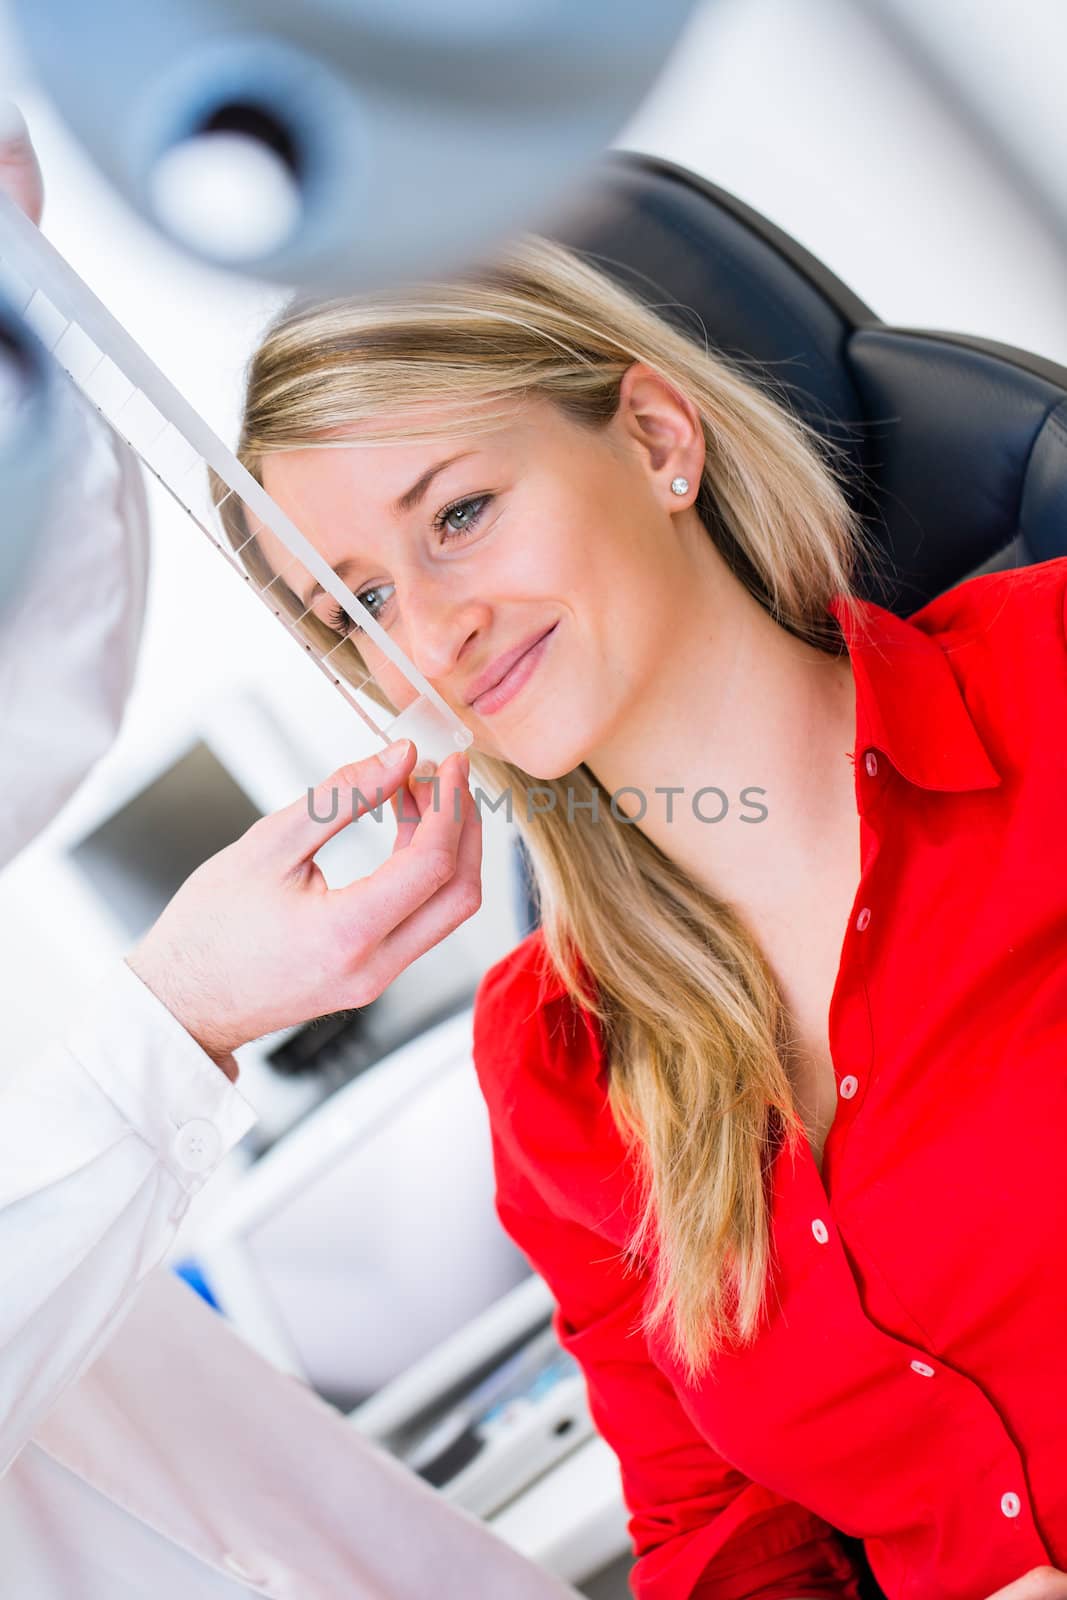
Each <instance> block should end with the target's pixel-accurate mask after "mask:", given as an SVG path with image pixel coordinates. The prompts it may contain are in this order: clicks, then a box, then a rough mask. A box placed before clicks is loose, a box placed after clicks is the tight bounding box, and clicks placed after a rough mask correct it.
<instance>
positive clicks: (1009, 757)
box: [908, 556, 1067, 775]
mask: <svg viewBox="0 0 1067 1600" xmlns="http://www.w3.org/2000/svg"><path fill="white" fill-rule="evenodd" d="M908 621H909V623H910V624H912V625H913V626H915V627H918V628H921V629H922V631H923V632H924V633H926V634H928V635H930V636H931V637H932V638H933V639H934V641H935V642H936V643H937V645H938V646H939V647H940V649H941V650H942V651H943V653H944V656H945V659H946V660H947V662H948V664H949V666H950V667H951V669H952V672H953V674H954V676H955V678H956V681H957V683H958V684H959V687H960V689H961V691H962V693H963V695H964V698H965V700H966V702H967V705H968V707H969V709H970V711H971V714H972V716H973V717H974V718H975V721H976V725H977V726H978V727H979V729H980V730H981V734H982V738H983V742H985V743H986V745H987V748H988V750H989V753H990V755H991V756H992V757H993V760H994V763H995V764H996V765H997V767H998V769H1000V770H1001V771H1004V772H1006V771H1007V770H1009V769H1012V768H1014V767H1018V769H1019V771H1020V772H1024V771H1032V772H1033V773H1034V775H1036V773H1037V769H1038V768H1040V767H1041V766H1042V764H1043V763H1047V762H1048V761H1056V760H1058V759H1059V758H1058V756H1057V754H1056V751H1055V750H1054V749H1053V747H1052V746H1053V742H1051V741H1049V738H1048V734H1049V731H1050V728H1059V727H1062V726H1063V725H1064V722H1065V721H1067V556H1056V557H1054V558H1053V559H1052V560H1049V561H1039V562H1035V563H1034V564H1033V565H1032V566H1029V567H1013V568H1010V569H1009V570H1007V571H1004V572H988V573H982V574H981V575H979V576H977V577H973V578H967V579H965V580H964V581H963V582H962V583H960V584H957V585H956V587H955V588H954V589H950V590H948V592H947V593H945V594H942V595H939V596H937V598H936V599H934V600H932V601H930V602H929V604H927V605H925V606H923V608H922V610H921V611H918V612H916V613H915V614H914V615H913V616H911V617H909V618H908Z"/></svg>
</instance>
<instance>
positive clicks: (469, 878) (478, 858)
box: [338, 791, 482, 1006]
mask: <svg viewBox="0 0 1067 1600" xmlns="http://www.w3.org/2000/svg"><path fill="white" fill-rule="evenodd" d="M462 803H463V806H464V819H463V833H462V837H461V841H460V847H459V851H458V853H457V859H456V871H455V873H454V875H453V877H452V878H451V879H450V880H449V882H448V883H447V884H445V885H444V886H443V887H442V888H440V889H438V890H437V892H436V894H434V895H432V896H431V897H430V898H429V900H427V901H426V902H425V903H424V904H423V905H421V906H420V907H418V908H417V909H416V910H415V911H414V912H412V913H411V915H410V916H408V917H405V918H404V920H403V921H402V922H401V923H399V924H398V925H397V926H396V927H395V928H394V929H393V931H392V932H391V933H387V934H386V935H385V937H384V938H383V939H382V940H381V942H380V943H379V945H378V948H377V950H376V951H375V952H374V953H373V954H372V955H371V956H370V957H369V958H368V959H366V960H364V961H363V962H361V964H360V966H359V970H358V971H357V972H356V973H354V974H353V979H352V985H351V986H350V987H352V988H353V990H354V993H355V994H356V996H357V997H358V998H357V999H353V997H352V995H351V994H349V995H344V994H343V998H342V999H341V1000H340V1001H339V1002H338V1005H339V1006H345V1005H352V1004H356V1003H358V1004H366V1003H367V1002H368V1000H370V999H375V998H377V996H378V995H380V994H382V993H383V992H384V991H385V990H386V989H387V988H388V987H389V985H390V984H391V983H392V982H393V980H394V979H395V978H397V977H399V976H400V974H401V973H402V972H406V971H407V969H408V967H410V966H411V964H412V962H414V961H417V960H418V958H419V957H420V956H421V955H425V953H426V951H427V950H431V949H432V948H433V947H434V945H436V944H440V943H441V941H442V940H443V939H447V937H448V936H449V934H451V933H454V932H455V930H456V929H457V928H458V927H460V925H461V924H462V923H464V922H466V921H467V920H468V918H470V917H472V916H473V915H474V913H475V912H476V911H477V910H478V909H479V908H480V906H481V902H482V888H481V873H482V825H481V818H480V816H479V814H478V807H477V805H476V803H475V801H474V798H473V796H472V795H471V794H470V792H469V791H468V792H467V794H466V796H465V798H464V800H463V802H462ZM342 993H343V991H342Z"/></svg>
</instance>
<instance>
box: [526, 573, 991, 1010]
mask: <svg viewBox="0 0 1067 1600" xmlns="http://www.w3.org/2000/svg"><path fill="white" fill-rule="evenodd" d="M924 609H927V608H924ZM828 610H829V612H830V614H831V615H832V616H833V618H834V619H835V621H836V622H837V625H838V627H839V628H840V629H841V633H842V635H843V637H844V640H845V644H846V646H847V648H848V653H849V659H850V660H851V662H852V671H853V675H854V677H855V680H856V747H855V754H856V756H857V757H858V756H859V755H860V754H861V753H862V752H863V751H865V750H870V749H872V748H873V749H875V750H877V751H878V752H879V754H881V755H883V756H886V757H888V759H889V760H890V761H891V762H892V763H893V766H894V767H895V768H896V769H897V771H898V772H899V773H900V774H901V776H902V777H904V778H906V779H907V781H908V782H909V783H912V784H916V785H918V787H919V788H921V789H940V790H948V791H954V792H956V793H959V792H961V791H965V790H969V789H993V788H997V787H998V786H999V785H1000V784H1001V783H1002V782H1003V779H1002V778H1001V775H1000V773H999V772H998V771H997V769H996V767H995V766H994V765H993V763H992V761H991V759H990V757H989V752H988V751H987V750H986V747H985V745H984V744H983V743H982V740H981V738H980V736H979V734H978V730H977V728H976V727H975V725H974V722H973V721H972V719H971V714H970V712H969V711H968V709H967V703H966V701H965V700H964V698H963V694H962V692H961V690H960V687H959V684H958V683H957V682H956V678H955V675H954V674H953V671H952V668H951V667H950V666H949V663H948V657H947V656H946V654H945V652H944V650H943V649H942V648H941V646H940V645H939V644H938V642H937V640H936V639H935V638H933V637H932V636H931V634H930V633H927V632H926V631H925V630H926V628H927V627H929V628H931V629H932V628H933V626H934V623H933V619H932V617H930V616H927V617H925V618H923V620H922V621H917V620H916V619H917V617H918V615H919V614H918V613H916V614H915V615H914V616H913V617H912V618H911V619H910V620H905V619H903V618H901V617H898V616H897V615H896V613H895V612H892V611H888V610H886V609H885V608H884V607H883V606H879V605H877V604H875V602H874V601H873V600H865V599H863V597H862V596H856V597H855V610H854V611H853V610H851V609H850V608H849V607H848V606H847V605H846V604H845V603H844V602H843V601H842V599H841V598H840V596H836V595H835V596H834V597H833V598H832V599H831V601H830V604H829V607H828ZM527 938H528V939H529V940H530V941H531V944H532V945H533V946H535V947H536V950H537V953H538V956H539V961H538V963H537V972H538V980H539V991H538V999H539V1001H540V1003H541V1004H542V1005H546V1004H548V1003H549V1002H550V1001H553V1000H557V999H559V998H560V997H561V996H563V995H564V994H566V992H567V990H566V985H565V984H564V983H563V982H562V980H561V979H560V978H559V977H558V976H557V974H556V972H555V970H554V969H553V968H552V967H551V966H550V964H549V962H548V959H547V953H546V952H545V950H544V948H543V931H542V929H541V928H540V927H538V928H535V929H534V930H533V931H532V932H531V933H530V934H528V935H527Z"/></svg>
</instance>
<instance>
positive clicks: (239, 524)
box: [0, 193, 473, 764]
mask: <svg viewBox="0 0 1067 1600" xmlns="http://www.w3.org/2000/svg"><path fill="white" fill-rule="evenodd" d="M0 291H2V292H3V293H4V294H5V295H6V296H7V298H8V299H9V300H10V302H11V305H12V307H13V308H14V309H15V310H16V311H18V312H20V313H21V315H22V317H23V319H24V321H25V322H26V324H27V325H28V326H29V327H30V328H31V330H32V331H33V333H34V334H36V336H37V338H38V339H39V340H40V341H41V343H42V344H43V345H44V346H45V348H46V349H47V350H49V351H51V353H52V355H53V356H54V358H55V360H56V361H57V362H58V363H59V365H60V366H61V367H62V368H63V370H64V371H65V372H66V373H68V374H69V376H70V378H71V379H72V380H73V382H74V383H75V385H76V386H77V388H78V389H79V390H80V391H81V393H82V394H83V395H84V396H85V397H86V399H87V400H88V401H89V402H90V403H91V404H92V405H93V406H95V407H96V409H97V411H99V413H100V415H101V416H102V417H103V418H104V419H105V421H106V422H108V423H109V424H110V426H111V427H112V428H114V429H115V431H116V432H117V433H118V434H119V435H120V436H121V437H122V438H123V439H125V440H126V442H127V443H128V444H129V445H130V446H131V447H132V449H133V450H134V451H136V453H137V455H138V456H139V457H140V459H141V461H142V462H143V463H144V465H145V466H146V467H147V468H148V469H149V471H151V472H152V473H153V474H154V475H155V476H156V477H157V478H158V479H159V481H160V482H161V483H162V484H163V485H164V487H165V488H166V489H168V490H169V491H170V493H171V494H172V495H173V496H174V498H175V499H176V500H177V501H178V504H179V505H180V506H182V507H183V508H184V510H186V511H187V512H188V513H189V515H190V517H191V518H192V519H193V521H194V522H195V523H196V524H197V526H198V527H199V528H200V529H202V531H203V532H204V533H205V534H206V535H207V537H208V538H209V539H210V540H211V542H212V544H213V545H214V547H215V549H216V550H218V551H219V553H220V554H221V555H222V557H223V558H224V559H225V560H226V561H227V562H228V563H229V564H230V566H231V567H233V568H234V570H235V571H236V572H237V573H239V574H240V576H241V578H242V579H243V580H244V581H245V582H246V583H248V584H250V585H251V587H252V588H253V589H254V590H255V592H256V594H258V596H259V598H260V599H261V600H262V601H263V602H264V603H265V604H266V605H268V606H269V607H270V609H271V610H272V611H273V612H274V614H275V616H277V617H278V619H279V621H280V622H281V623H282V625H283V626H284V627H285V628H286V630H287V632H289V633H290V634H291V635H292V637H293V638H294V639H295V640H296V641H297V643H298V644H299V645H300V647H301V648H302V649H303V650H304V651H305V653H306V654H308V655H310V656H311V658H312V660H313V661H314V662H315V663H316V665H317V666H319V667H320V668H321V669H322V671H323V672H325V673H326V674H327V676H328V677H329V678H330V680H331V682H332V683H333V684H334V685H335V686H336V688H337V689H338V690H339V691H340V693H341V694H342V695H343V696H344V697H345V699H346V700H347V702H348V704H349V705H350V706H351V707H352V709H353V710H354V711H355V712H356V713H357V715H358V716H359V717H360V719H361V721H362V722H363V723H364V724H365V726H367V727H368V728H369V729H371V731H372V732H373V733H375V734H376V735H377V736H378V738H379V739H381V741H382V743H383V744H390V743H391V742H392V741H393V740H394V739H412V740H413V741H414V743H415V745H416V746H417V749H418V752H419V756H420V757H421V758H423V759H426V758H428V759H430V760H431V761H434V762H436V763H438V764H440V763H441V762H442V761H444V759H445V757H446V756H447V755H449V754H450V753H451V752H452V751H454V750H465V749H466V748H467V746H468V745H469V744H470V743H471V742H472V739H473V734H472V733H471V731H470V729H469V728H467V727H466V725H465V724H464V723H463V722H462V721H461V720H460V719H459V718H458V717H457V716H456V715H455V713H454V712H453V711H452V710H451V708H450V707H449V706H448V705H447V704H446V703H445V701H444V700H443V699H442V698H441V696H440V695H439V694H438V693H437V692H436V690H434V688H433V687H432V686H431V685H430V684H429V683H428V682H427V681H426V679H425V678H424V677H423V675H422V674H421V673H420V672H419V670H418V668H417V667H416V666H415V665H414V664H413V663H412V662H411V661H409V660H408V658H407V656H406V655H405V654H404V652H403V651H402V650H401V649H400V648H399V647H398V646H397V645H396V644H395V643H394V641H393V640H392V639H390V637H389V635H388V633H387V632H386V631H385V629H384V628H383V627H382V626H381V624H380V623H379V622H378V621H377V620H376V618H375V617H373V616H372V615H371V613H370V612H369V611H368V610H367V608H366V606H364V605H363V604H362V603H361V602H360V601H359V599H358V598H357V597H356V596H355V595H354V594H353V593H352V591H351V590H350V589H349V588H347V587H346V585H345V584H344V583H342V581H341V579H340V578H339V577H338V576H337V574H336V572H334V570H333V568H332V567H331V566H329V564H328V563H327V562H326V561H324V560H323V558H322V556H321V555H320V554H319V552H318V551H317V550H316V549H315V547H314V546H313V545H312V544H311V543H310V542H309V541H308V540H307V539H306V538H305V537H304V535H303V534H302V533H301V532H300V530H299V528H297V527H296V525H295V523H293V522H292V521H291V520H290V518H289V517H287V516H286V514H285V512H284V511H282V509H281V507H280V506H279V505H277V504H276V503H275V501H273V500H272V499H271V497H270V495H268V494H267V492H266V490H265V489H264V488H263V487H262V485H261V484H259V483H257V482H256V480H255V478H253V477H252V474H251V473H250V472H249V471H248V470H247V469H246V468H245V467H244V466H242V464H241V462H240V461H238V459H237V457H236V456H235V455H234V454H233V452H232V451H231V450H228V449H227V447H226V446H225V445H224V444H223V442H222V440H221V439H220V438H219V437H218V436H217V435H216V434H215V433H213V432H212V431H211V429H210V428H209V427H208V426H207V424H206V423H205V422H204V420H203V418H202V417H200V416H199V415H198V414H197V413H196V412H195V411H194V410H193V408H192V406H190V405H189V404H188V402H187V401H186V400H184V399H183V398H182V396H181V395H180V394H179V393H178V391H177V389H175V388H174V386H173V384H171V383H170V382H169V381H168V380H167V378H165V377H164V375H163V373H162V372H160V370H159V368H158V367H156V366H155V365H154V364H153V363H152V362H151V361H150V360H149V358H148V357H147V356H146V354H145V353H144V351H143V350H142V349H141V348H140V346H139V345H137V344H136V343H135V341H134V340H133V339H131V338H130V336H129V334H128V333H127V332H126V330H125V329H124V328H123V327H122V326H121V325H120V324H119V323H118V322H116V320H115V318H114V317H113V316H112V315H111V313H110V312H109V311H108V310H107V309H106V307H105V306H104V305H102V304H101V302H100V301H99V300H98V299H97V298H96V296H95V295H94V294H93V293H92V291H91V290H90V289H89V287H88V286H87V285H86V284H85V283H83V282H82V280H81V279H80V278H79V277H78V275H77V273H76V272H75V271H74V270H73V268H72V267H71V266H70V265H69V263H68V262H67V261H65V260H64V258H63V257H62V256H61V255H60V254H59V252H58V251H57V250H56V249H55V248H54V246H53V245H51V244H50V243H49V241H48V240H47V239H46V238H45V237H44V235H43V234H42V233H41V232H40V230H39V229H38V228H36V227H35V226H34V225H33V223H32V222H30V221H29V219H28V218H27V217H26V216H24V215H23V213H22V212H21V211H20V210H19V209H18V207H17V206H16V205H15V204H14V202H13V201H11V200H10V199H8V197H7V196H6V195H5V194H2V193H0ZM209 469H210V470H209ZM265 536H266V537H265ZM271 536H273V537H271ZM279 544H280V546H281V550H282V553H281V555H280V556H279V551H278V546H279ZM272 545H273V549H272V548H271V546H272ZM316 585H317V586H319V587H320V588H321V589H322V590H324V591H325V592H326V593H327V594H329V595H332V596H333V598H334V599H335V600H336V601H337V602H338V604H339V605H340V606H341V608H342V610H343V611H345V612H346V613H347V615H348V616H349V617H350V618H351V619H352V621H353V622H354V623H356V624H357V625H358V627H359V628H361V629H362V630H363V632H364V634H365V635H366V637H367V638H368V639H369V640H372V641H373V643H374V645H375V646H376V647H377V649H378V651H379V652H380V653H381V655H382V656H384V658H385V661H386V662H388V663H389V664H391V667H392V668H393V669H395V671H393V672H391V673H390V678H391V680H392V682H391V685H390V687H391V689H392V690H393V694H394V696H395V679H396V672H399V673H400V674H402V676H403V678H404V679H406V681H407V683H408V684H409V685H410V687H411V688H412V689H413V690H414V691H415V694H416V696H417V698H416V699H414V700H413V701H412V702H411V703H410V704H409V705H407V706H406V707H405V708H404V709H403V710H402V711H400V712H399V714H398V713H397V712H396V711H395V710H388V709H384V708H382V707H381V706H380V704H379V703H378V697H384V698H386V699H389V695H388V693H387V691H386V690H385V689H384V687H383V686H382V684H381V683H380V682H379V681H377V680H376V679H375V676H374V674H373V673H371V672H370V671H368V669H367V667H366V666H365V665H364V663H363V660H362V658H361V656H360V654H359V652H358V650H357V649H356V645H355V642H354V640H353V639H352V638H344V639H342V638H341V637H340V636H339V635H338V634H337V633H335V632H334V631H333V629H331V628H330V627H329V626H328V625H327V623H326V622H325V621H323V619H322V618H321V617H319V616H318V615H317V614H316V613H315V612H314V611H313V610H312V607H311V600H312V599H313V594H312V590H313V589H314V588H315V586H316ZM383 665H384V663H383V664H381V665H379V667H378V673H379V675H380V674H381V672H382V666H383ZM361 691H362V698H361Z"/></svg>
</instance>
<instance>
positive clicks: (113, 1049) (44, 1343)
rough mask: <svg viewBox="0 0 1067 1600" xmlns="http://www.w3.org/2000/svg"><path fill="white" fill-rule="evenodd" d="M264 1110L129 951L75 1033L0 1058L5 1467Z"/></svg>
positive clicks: (0, 1350)
mask: <svg viewBox="0 0 1067 1600" xmlns="http://www.w3.org/2000/svg"><path fill="white" fill-rule="evenodd" d="M255 1120H256V1118H255V1113H254V1112H253V1110H252V1108H251V1107H250V1106H249V1104H248V1102H247V1101H246V1100H245V1099H244V1097H243V1096H242V1095H241V1094H239V1093H238V1091H237V1089H236V1088H235V1087H234V1085H233V1083H232V1082H231V1081H230V1079H229V1078H227V1076H226V1075H225V1073H224V1072H222V1070H221V1069H220V1068H219V1067H217V1066H216V1065H215V1063H214V1062H213V1061H212V1060H211V1058H210V1056H208V1055H207V1054H205V1052H204V1051H203V1050H201V1048H200V1046H199V1045H198V1044H196V1042H195V1041H194V1040H193V1039H192V1037H191V1036H190V1035H189V1034H188V1033H187V1032H186V1030H185V1029H184V1028H183V1027H182V1025H181V1024H180V1023H179V1022H178V1020H177V1018H176V1017H174V1016H173V1015H172V1013H171V1012H170V1011H168V1010H167V1008H166V1007H165V1006H164V1005H163V1003H162V1002H161V1001H160V1000H159V999H157V997H156V996H155V995H154V994H153V993H152V991H151V990H150V989H149V988H148V987H147V985H145V984H144V983H142V982H141V980H140V978H138V977H137V975H136V974H135V973H134V972H133V970H132V968H130V967H129V966H128V965H127V964H126V962H125V961H120V962H118V963H117V966H116V969H115V970H114V971H113V972H112V973H110V974H109V976H108V978H107V980H106V981H105V982H104V983H103V984H102V985H101V987H100V989H99V991H98V993H97V994H96V996H95V998H94V1000H93V1003H92V1004H91V1006H90V1007H88V1008H87V1009H86V1010H85V1011H84V1012H83V1013H82V1014H81V1015H80V1016H79V1017H78V1018H77V1020H76V1021H75V1022H74V1024H73V1025H72V1026H71V1027H70V1028H69V1029H68V1030H67V1032H66V1034H65V1035H64V1037H63V1038H62V1039H60V1040H58V1041H57V1042H55V1043H54V1044H52V1045H51V1046H49V1047H48V1048H46V1049H45V1050H44V1051H43V1053H42V1054H41V1055H40V1056H38V1057H36V1058H35V1059H33V1060H31V1061H26V1062H22V1063H18V1064H15V1065H10V1064H9V1065H7V1066H5V1067H4V1068H3V1069H2V1070H0V1282H2V1284H3V1292H2V1294H0V1472H4V1471H6V1470H7V1468H8V1467H9V1466H10V1464H11V1462H12V1461H13V1460H14V1459H15V1457H16V1456H17V1455H18V1452H19V1450H20V1449H21V1448H22V1446H23V1445H24V1444H25V1443H26V1442H27V1440H28V1439H29V1438H30V1437H31V1436H32V1434H33V1432H34V1430H35V1428H36V1427H37V1426H38V1424H39V1423H40V1422H41V1421H42V1420H43V1418H44V1416H45V1415H46V1413H47V1412H48V1410H49V1408H50V1407H51V1406H52V1405H53V1404H54V1402H55V1401H56V1400H57V1399H58V1398H59V1396H60V1394H61V1393H62V1392H63V1390H64V1389H65V1388H66V1387H67V1386H68V1385H69V1384H71V1383H73V1382H74V1380H75V1379H76V1378H78V1377H79V1376H80V1374H81V1373H82V1372H83V1371H84V1370H85V1368H86V1367H87V1366H88V1365H89V1363H90V1362H91V1361H92V1360H93V1358H94V1357H95V1356H96V1355H97V1354H98V1352H99V1351H100V1349H101V1348H102V1346H103V1345H104V1344H105V1342H106V1341H107V1339H108V1338H109V1337H110V1336H111V1334H112V1333H113V1332H114V1331H115V1330H116V1328H117V1327H118V1326H119V1324H120V1322H121V1320H122V1318H123V1316H124V1315H125V1313H126V1311H127V1310H128V1309H129V1306H130V1303H131V1298H132V1297H133V1295H134V1294H135V1292H136V1290H137V1288H138V1286H139V1285H140V1283H141V1282H142V1280H143V1279H144V1278H145V1276H146V1274H147V1273H149V1272H150V1271H151V1270H152V1268H153V1267H155V1266H157V1265H158V1264H159V1263H160V1262H161V1261H162V1260H163V1258H164V1256H165V1255H166V1253H167V1250H168V1248H169V1246H170V1245H171V1243H172V1241H173V1239H174V1237H175V1234H176V1232H177V1230H178V1226H179V1223H180V1222H181V1220H182V1218H183V1216H184V1214H185V1212H186V1210H187V1208H188V1205H189V1202H190V1200H191V1198H192V1196H193V1195H194V1194H195V1193H197V1191H198V1190H199V1189H201V1188H202V1187H203V1185H204V1183H205V1181H206V1180H207V1178H208V1177H209V1176H210V1175H211V1173H212V1172H213V1171H214V1170H215V1168H216V1167H217V1166H218V1164H219V1162H220V1161H221V1160H222V1158H223V1156H224V1155H226V1153H227V1152H228V1151H229V1150H230V1149H231V1148H232V1147H233V1145H234V1144H235V1143H236V1142H237V1140H238V1139H240V1138H241V1137H242V1135H243V1134H244V1133H245V1132H247V1130H248V1129H249V1128H250V1127H251V1126H252V1124H253V1123H254V1122H255Z"/></svg>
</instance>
